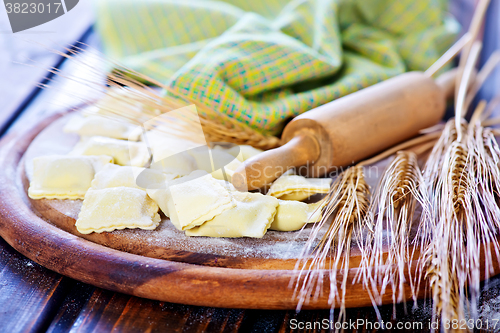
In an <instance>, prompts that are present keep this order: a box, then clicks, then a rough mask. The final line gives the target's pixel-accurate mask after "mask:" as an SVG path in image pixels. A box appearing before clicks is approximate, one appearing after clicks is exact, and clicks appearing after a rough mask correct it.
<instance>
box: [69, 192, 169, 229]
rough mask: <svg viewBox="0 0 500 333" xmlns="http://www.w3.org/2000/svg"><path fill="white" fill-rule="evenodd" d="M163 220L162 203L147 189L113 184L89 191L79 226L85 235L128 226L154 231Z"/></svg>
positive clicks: (77, 221)
mask: <svg viewBox="0 0 500 333" xmlns="http://www.w3.org/2000/svg"><path fill="white" fill-rule="evenodd" d="M159 223H160V215H159V214H158V205H157V204H156V203H155V202H154V201H153V200H152V199H151V198H149V197H148V195H147V193H146V191H143V190H139V189H136V188H132V187H113V188H105V189H102V190H90V191H88V192H87V194H86V195H85V199H84V200H83V205H82V209H81V211H80V214H78V220H76V228H77V230H78V231H79V232H80V233H82V234H90V233H91V232H97V233H101V232H103V231H113V230H120V229H125V228H130V229H133V228H140V229H146V230H153V229H155V228H156V227H157V226H158V224H159Z"/></svg>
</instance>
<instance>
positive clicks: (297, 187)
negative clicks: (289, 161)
mask: <svg viewBox="0 0 500 333" xmlns="http://www.w3.org/2000/svg"><path fill="white" fill-rule="evenodd" d="M331 183H332V179H331V178H305V177H302V176H298V175H291V174H284V175H283V176H281V177H279V178H278V179H276V181H274V183H273V184H272V185H271V187H270V188H269V191H268V192H267V195H271V196H273V197H276V198H279V199H282V200H297V201H300V200H304V199H307V198H309V197H310V196H311V195H313V194H316V193H328V191H329V190H330V185H331Z"/></svg>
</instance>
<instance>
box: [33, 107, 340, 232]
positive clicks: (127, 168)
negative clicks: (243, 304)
mask: <svg viewBox="0 0 500 333" xmlns="http://www.w3.org/2000/svg"><path fill="white" fill-rule="evenodd" d="M139 129H140V128H137V127H136V126H133V125H131V124H127V123H124V122H119V121H114V120H109V119H107V118H104V117H102V116H99V115H96V114H92V115H86V114H78V115H75V116H74V117H73V118H71V119H70V120H69V121H68V122H67V123H66V125H65V127H64V131H65V132H67V133H76V134H78V135H80V142H79V143H78V144H77V145H76V146H75V147H74V148H73V150H72V151H71V152H69V153H68V154H67V155H47V156H40V157H36V158H34V159H33V176H32V179H31V182H30V187H29V190H28V195H29V197H30V198H32V199H42V198H45V199H71V200H81V199H83V204H82V207H81V211H80V213H79V215H78V219H77V220H76V228H77V230H78V232H80V233H82V234H89V233H92V232H96V233H102V232H111V231H113V230H120V229H125V228H140V229H145V230H154V229H155V228H156V227H158V225H159V224H160V223H169V222H168V221H167V220H164V222H162V219H161V217H160V214H161V213H163V214H164V215H165V216H166V217H168V218H169V219H170V223H172V224H173V225H174V226H175V228H177V229H178V230H180V231H184V232H185V234H186V235H188V236H208V237H255V238H261V237H263V236H264V235H265V233H266V232H267V230H277V231H293V230H299V229H301V228H302V227H303V226H304V225H305V224H307V223H313V222H317V221H319V220H320V219H321V209H322V207H323V206H324V200H319V201H317V202H315V203H305V202H303V201H304V200H306V199H308V198H309V197H311V196H312V195H315V194H318V193H327V192H328V190H329V188H330V184H331V179H329V178H325V179H323V178H305V177H302V176H299V175H295V174H293V173H290V172H289V173H286V174H284V175H283V176H281V177H280V178H278V179H277V180H276V181H275V182H274V183H273V184H272V185H271V186H270V188H269V189H268V191H267V193H265V194H263V193H260V192H239V191H237V190H236V189H235V188H234V187H233V186H232V184H231V182H230V181H231V175H232V174H233V173H234V171H235V170H236V169H237V168H238V166H239V165H241V163H242V162H243V161H245V160H247V159H248V158H250V157H252V156H255V155H256V154H259V153H260V152H261V150H258V149H255V148H253V147H251V146H234V145H233V146H232V147H229V148H228V147H227V146H223V145H219V146H217V145H216V146H215V147H213V148H209V147H208V146H200V145H199V144H196V143H195V142H191V141H189V140H186V139H180V138H178V137H173V136H169V135H168V134H165V133H164V132H159V131H155V130H150V131H147V132H142V131H140V130H139Z"/></svg>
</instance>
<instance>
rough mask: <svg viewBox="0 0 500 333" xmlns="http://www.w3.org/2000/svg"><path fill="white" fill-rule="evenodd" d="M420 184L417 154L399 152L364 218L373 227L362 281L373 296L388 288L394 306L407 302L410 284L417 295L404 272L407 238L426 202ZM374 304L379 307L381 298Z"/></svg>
mask: <svg viewBox="0 0 500 333" xmlns="http://www.w3.org/2000/svg"><path fill="white" fill-rule="evenodd" d="M426 148H427V147H426ZM421 184H423V177H422V173H421V171H420V168H419V166H418V161H417V154H416V153H414V152H409V151H399V152H398V153H397V154H396V156H395V158H394V159H393V161H392V162H391V163H390V164H389V166H388V167H387V168H386V170H385V171H384V174H383V175H382V178H381V180H380V182H379V184H378V186H377V189H376V190H375V193H374V195H373V198H372V203H371V205H370V208H369V211H368V214H367V219H368V222H367V224H370V223H374V226H373V233H372V234H370V237H369V239H368V240H367V243H368V247H367V251H366V254H365V255H364V257H365V258H364V260H362V264H361V267H362V268H363V269H362V270H361V271H366V272H371V275H370V276H368V277H367V278H365V280H366V279H369V281H370V285H371V288H372V289H374V288H377V290H373V292H374V294H375V295H377V296H380V295H382V294H384V293H385V291H386V287H387V286H390V287H391V289H392V293H393V295H392V297H393V303H394V304H396V303H399V302H402V301H404V300H405V299H406V298H405V294H404V286H405V282H408V281H409V282H410V286H411V289H412V294H413V295H414V297H415V295H416V293H415V291H414V290H415V288H414V286H413V283H412V282H413V280H412V277H411V276H409V280H407V279H406V277H405V272H406V271H407V272H410V270H409V269H408V268H410V265H411V259H412V256H413V254H412V251H411V250H410V239H409V238H410V230H411V225H412V221H413V215H414V212H415V207H416V204H417V202H420V203H423V202H425V200H426V199H425V192H424V191H421V187H420V185H421ZM372 221H373V222H372ZM386 248H387V250H386ZM365 282H366V281H365ZM377 302H378V303H379V304H380V302H381V300H380V298H378V299H377Z"/></svg>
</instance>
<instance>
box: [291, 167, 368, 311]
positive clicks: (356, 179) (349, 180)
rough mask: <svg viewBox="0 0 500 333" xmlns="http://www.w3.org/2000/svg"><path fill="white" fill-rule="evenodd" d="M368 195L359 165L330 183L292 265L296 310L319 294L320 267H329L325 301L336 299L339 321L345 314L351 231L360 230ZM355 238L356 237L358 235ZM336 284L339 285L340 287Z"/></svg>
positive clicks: (320, 286)
mask: <svg viewBox="0 0 500 333" xmlns="http://www.w3.org/2000/svg"><path fill="white" fill-rule="evenodd" d="M368 196H369V188H368V185H367V184H366V181H365V177H364V173H363V168H362V167H361V166H353V167H351V168H348V169H347V170H345V171H344V172H343V173H342V174H341V175H339V176H338V177H337V179H336V180H335V181H334V182H333V184H332V187H331V189H330V191H329V193H328V195H327V197H326V199H325V200H327V202H328V204H327V205H326V207H325V208H324V211H323V218H322V219H321V221H320V222H318V223H316V224H315V226H314V227H313V230H312V231H311V235H310V237H309V240H308V241H307V244H306V246H305V247H304V249H303V251H302V253H301V255H300V258H301V259H299V260H298V262H297V266H296V267H295V269H296V270H298V276H297V284H296V296H297V297H298V299H299V302H298V305H297V309H298V310H300V308H301V307H302V305H303V304H304V303H305V302H309V301H310V299H311V296H312V297H314V298H317V297H319V295H320V294H321V293H322V286H323V279H322V270H324V269H327V268H328V269H329V270H330V273H329V277H330V294H329V304H330V305H331V306H332V308H334V307H335V304H336V302H339V303H340V305H341V309H342V310H341V313H340V314H339V320H341V318H342V317H343V315H344V314H345V313H344V312H345V305H344V301H345V290H346V285H347V277H348V272H349V257H350V250H351V243H352V241H353V236H354V233H355V230H357V231H360V230H361V229H362V227H363V223H364V216H365V214H366V212H367V209H368V205H369V201H368V200H369V199H368ZM331 217H333V219H332V221H331V223H330V224H329V226H328V230H327V231H326V233H325V234H324V235H323V236H322V237H321V239H320V241H319V243H318V244H317V245H315V244H316V239H317V238H319V237H318V236H319V235H320V232H321V229H322V228H323V227H324V226H325V225H326V224H327V223H328V221H329V219H330V218H331ZM356 238H357V239H360V237H356ZM314 245H315V246H314ZM309 258H310V259H309ZM338 272H341V274H342V280H341V281H338V279H337V273H338ZM338 284H340V290H339V286H338ZM299 286H300V288H299Z"/></svg>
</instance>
